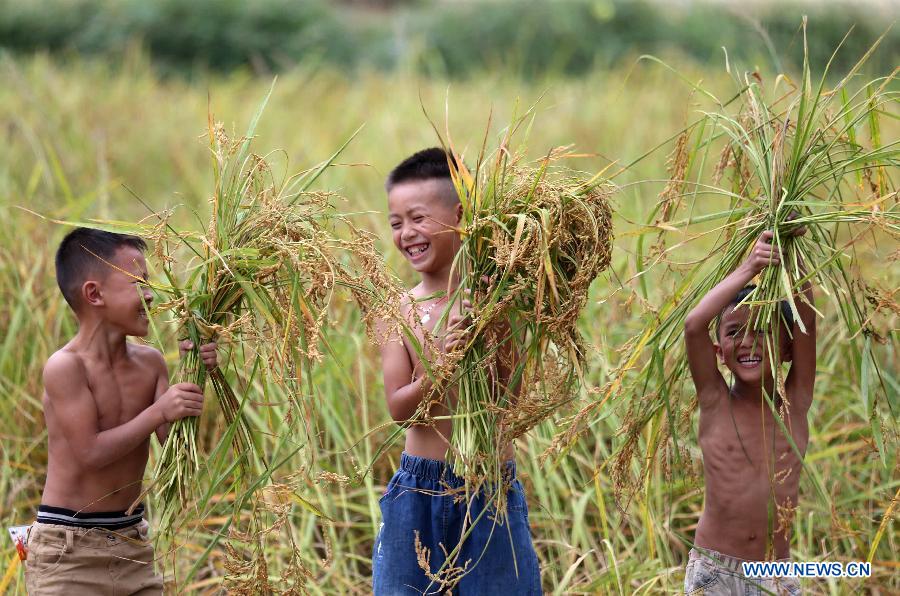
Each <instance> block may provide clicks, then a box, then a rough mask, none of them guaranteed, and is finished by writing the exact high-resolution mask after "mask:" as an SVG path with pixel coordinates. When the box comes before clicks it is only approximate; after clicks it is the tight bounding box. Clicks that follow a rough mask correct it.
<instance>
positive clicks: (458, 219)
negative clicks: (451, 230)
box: [456, 203, 463, 225]
mask: <svg viewBox="0 0 900 596" xmlns="http://www.w3.org/2000/svg"><path fill="white" fill-rule="evenodd" d="M462 216H463V207H462V203H460V204H459V205H457V206H456V225H459V224H460V222H462Z"/></svg>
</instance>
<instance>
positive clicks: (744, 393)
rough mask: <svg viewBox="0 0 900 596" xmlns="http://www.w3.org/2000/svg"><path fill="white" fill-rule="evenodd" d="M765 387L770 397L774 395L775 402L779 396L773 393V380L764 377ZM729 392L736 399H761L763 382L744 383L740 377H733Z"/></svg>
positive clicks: (756, 400)
mask: <svg viewBox="0 0 900 596" xmlns="http://www.w3.org/2000/svg"><path fill="white" fill-rule="evenodd" d="M735 376H736V375H735ZM765 388H766V394H767V395H769V396H770V397H774V398H775V400H776V403H777V401H778V397H779V396H778V395H776V393H775V380H774V379H766V381H765ZM730 392H731V395H732V397H735V398H738V399H745V400H749V401H753V402H758V401H762V399H763V383H745V382H744V381H741V379H739V378H735V379H734V382H733V383H732V385H731V390H730Z"/></svg>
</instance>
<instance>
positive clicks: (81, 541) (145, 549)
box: [25, 521, 163, 596]
mask: <svg viewBox="0 0 900 596" xmlns="http://www.w3.org/2000/svg"><path fill="white" fill-rule="evenodd" d="M148 529H149V526H148V524H147V522H146V521H141V522H139V523H137V524H135V525H133V526H129V527H127V528H123V529H121V530H103V529H100V528H90V529H87V528H71V527H67V526H58V525H55V524H44V523H39V522H35V523H34V524H33V525H32V526H31V529H30V530H29V532H28V559H27V560H26V561H25V587H26V589H27V590H28V593H29V594H30V595H31V596H35V595H38V596H43V595H44V594H47V595H56V594H65V595H76V596H77V595H81V594H91V595H94V594H96V595H98V596H124V595H127V594H140V595H141V596H149V595H151V594H162V590H163V583H162V577H161V576H159V575H158V574H157V573H156V572H155V571H154V570H153V545H152V544H151V543H150V542H149V541H148V540H147V532H148Z"/></svg>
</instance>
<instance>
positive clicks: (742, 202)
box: [557, 28, 900, 489]
mask: <svg viewBox="0 0 900 596" xmlns="http://www.w3.org/2000/svg"><path fill="white" fill-rule="evenodd" d="M804 34H805V28H804ZM876 46H877V43H876V45H875V46H873V48H872V49H871V50H869V52H868V53H867V54H866V55H865V56H863V58H862V59H861V60H860V61H859V63H857V64H856V66H855V67H854V68H853V69H851V71H850V72H848V73H847V74H846V75H845V76H844V77H843V78H841V79H840V80H839V81H838V82H837V83H836V84H835V85H834V86H833V87H828V80H829V78H830V77H831V75H830V73H829V69H828V67H826V68H825V72H824V73H823V74H822V77H821V78H820V79H819V80H818V81H817V82H816V83H815V84H814V83H813V80H812V77H811V73H810V67H809V62H808V60H806V59H805V60H804V63H803V72H802V79H801V81H800V82H799V85H795V84H793V83H792V82H791V80H790V79H789V78H788V77H787V76H786V75H780V76H779V77H778V78H777V79H776V80H775V88H774V89H773V90H771V91H770V92H767V90H766V89H765V86H764V84H763V80H762V78H761V77H760V76H759V75H758V74H757V73H753V74H751V75H746V76H745V77H744V78H743V80H741V81H739V83H740V84H741V86H742V89H741V91H740V93H739V95H738V99H739V101H738V106H739V108H738V109H737V113H735V112H734V111H730V110H727V109H726V106H720V109H719V110H718V111H713V112H706V113H704V117H703V119H702V121H701V122H699V123H698V125H697V126H696V127H694V128H692V129H690V130H687V131H685V133H684V134H685V135H688V136H692V137H693V139H694V141H693V147H694V150H693V153H692V154H690V155H689V156H688V157H685V159H689V160H690V162H691V165H692V166H693V167H694V168H695V169H696V171H695V176H696V178H697V181H696V182H694V181H690V180H687V178H688V177H689V176H691V173H690V172H689V169H690V168H681V169H680V171H681V172H682V175H683V176H684V178H682V179H680V180H675V181H672V183H670V185H669V186H675V187H681V188H683V189H684V192H683V194H681V195H679V197H678V199H679V200H680V199H682V198H689V199H690V201H688V202H690V215H689V216H688V218H687V219H685V220H682V221H669V222H667V229H671V230H674V231H675V232H677V233H678V234H679V236H680V237H679V240H680V242H679V243H678V244H676V245H675V246H673V247H672V248H671V249H668V250H666V251H664V252H663V254H662V257H661V258H662V259H665V258H666V255H667V253H669V252H670V251H671V250H674V249H676V248H679V247H681V246H683V245H684V244H686V243H687V242H691V241H693V240H697V239H699V238H702V237H708V236H710V235H713V234H717V235H718V239H717V241H716V243H715V246H714V248H713V250H712V251H711V252H710V255H709V257H707V258H705V259H702V260H701V261H699V262H696V263H694V264H692V265H690V266H689V267H688V269H687V272H686V275H685V276H684V277H683V278H682V280H681V281H680V282H679V283H678V284H677V286H676V289H675V291H674V293H673V295H671V296H670V297H669V298H668V299H667V300H666V301H665V302H664V303H662V304H661V305H660V308H659V310H658V311H657V317H656V320H654V321H652V322H651V324H649V325H648V326H647V327H646V328H645V329H644V330H643V331H642V332H641V333H640V334H639V335H638V336H637V337H636V338H634V340H633V342H632V343H631V344H630V345H629V346H628V350H627V351H626V353H625V357H624V360H623V362H622V364H621V365H620V367H619V369H618V371H617V373H616V374H615V375H614V377H613V379H612V380H611V381H610V383H609V384H608V386H607V387H606V388H605V390H604V397H603V398H601V400H599V402H598V404H599V403H603V402H605V401H606V400H607V399H609V398H624V399H625V400H626V403H628V404H629V407H628V411H627V413H626V420H627V421H628V422H627V424H626V426H625V428H623V431H622V432H623V434H624V436H625V441H624V443H623V444H622V446H621V448H620V450H619V451H618V455H617V456H616V460H615V462H614V465H613V469H612V471H613V476H614V478H615V480H616V482H617V485H618V487H619V488H620V489H625V488H626V487H629V488H634V489H638V488H639V487H638V486H634V485H633V483H634V482H635V481H637V482H642V481H643V480H642V479H644V478H646V477H648V475H647V473H646V472H647V470H648V468H649V466H652V465H654V462H655V457H654V455H655V454H656V452H657V451H658V450H662V449H661V447H664V446H665V445H666V443H667V442H668V440H669V438H671V439H672V440H673V441H674V442H675V447H676V449H675V451H674V452H675V454H676V455H675V457H676V459H677V458H678V449H677V437H678V436H679V435H680V433H681V431H682V428H680V427H683V426H685V424H686V423H689V420H690V418H689V414H690V410H691V408H692V406H693V404H694V403H695V402H694V400H692V399H688V397H689V396H690V395H692V394H691V392H690V390H687V391H685V387H686V385H687V384H686V383H685V380H686V377H687V367H686V361H685V358H684V352H683V342H682V331H683V324H684V319H685V317H686V315H687V313H688V312H689V311H690V310H691V309H692V308H693V307H694V305H696V303H697V302H698V301H699V300H700V298H702V297H703V296H704V295H705V294H706V293H708V292H709V291H710V290H711V289H712V287H713V286H715V285H716V284H717V283H718V282H719V281H720V280H721V279H722V278H723V277H724V276H725V275H727V274H728V273H730V272H731V271H733V270H734V269H735V268H736V267H737V265H738V264H739V263H740V262H741V261H742V260H743V259H744V258H745V255H746V254H747V253H748V251H749V250H750V249H751V247H752V246H753V245H754V243H755V242H756V241H757V239H758V238H759V237H760V235H761V233H762V232H763V231H764V230H771V231H773V233H774V238H773V245H774V247H775V248H776V249H777V250H779V251H780V253H781V255H782V257H781V264H780V265H778V266H770V267H768V268H766V269H765V270H764V271H763V273H762V274H761V275H760V276H759V279H758V282H757V285H756V289H755V290H753V291H752V293H751V294H750V295H749V296H748V297H747V299H746V300H745V301H744V303H745V304H747V305H749V306H750V308H751V317H752V318H751V321H752V322H751V324H752V325H754V326H755V327H754V328H758V329H759V328H766V329H768V328H773V327H775V326H777V325H778V324H779V323H780V321H781V320H782V319H783V315H782V314H781V309H780V308H779V302H780V301H786V302H787V303H788V304H789V305H790V310H791V311H793V315H794V316H793V318H794V320H795V321H797V322H798V329H799V332H800V333H804V332H805V329H804V327H803V323H802V320H801V319H800V317H799V316H798V315H797V306H796V305H797V301H798V300H802V299H805V297H804V296H803V294H802V292H801V288H802V287H803V285H804V284H805V283H807V282H811V283H812V284H813V285H814V286H816V287H817V288H818V289H819V291H820V292H821V293H823V294H826V295H829V296H832V297H834V298H835V299H836V302H837V304H838V305H839V307H840V311H841V317H842V319H843V322H844V324H845V326H846V328H847V330H848V335H849V336H850V337H860V336H862V337H866V338H869V337H871V336H873V335H874V331H873V329H872V328H871V322H870V314H871V308H870V307H869V304H868V297H867V296H866V294H865V293H864V292H860V289H861V288H866V287H867V286H866V284H865V281H864V280H863V279H862V278H861V270H860V268H859V266H858V263H857V259H856V255H855V251H856V243H857V241H859V239H860V238H861V237H864V236H872V237H875V238H881V239H893V240H896V239H897V237H898V234H900V209H898V201H897V191H896V186H895V185H894V182H893V181H892V180H891V177H890V174H891V173H892V172H896V171H898V170H897V169H896V166H897V165H898V164H900V140H896V139H895V140H891V141H889V142H883V141H882V139H881V135H880V124H879V121H880V118H882V117H889V118H897V117H898V115H900V113H898V106H900V104H898V100H900V93H898V91H897V90H896V84H895V76H896V75H897V73H898V70H895V71H894V72H893V73H891V74H890V75H888V76H884V77H879V78H875V79H873V80H870V81H867V82H863V83H859V82H858V79H859V74H860V71H861V68H862V66H863V64H864V63H865V61H866V59H867V58H868V57H869V56H870V55H871V53H872V52H873V51H874V49H875V47H876ZM804 49H805V35H804ZM829 64H830V63H829ZM782 83H783V84H784V85H785V86H786V87H787V88H786V89H779V87H781V84H782ZM770 93H771V95H770ZM723 142H724V148H723V150H722V157H721V158H720V160H719V165H718V166H717V167H716V168H715V171H713V172H711V173H710V172H708V171H706V170H704V169H703V164H704V162H705V161H706V159H705V158H706V152H708V151H709V149H710V147H713V146H715V145H716V144H718V143H723ZM676 169H677V168H676ZM705 176H711V177H712V180H711V181H710V182H709V183H705V182H702V181H701V180H702V178H703V177H705ZM723 179H725V180H728V181H730V187H723V186H719V185H720V183H721V180H723ZM710 197H711V198H713V199H715V198H716V197H719V198H723V197H724V198H725V199H727V201H728V203H729V205H728V207H727V209H725V210H723V211H717V212H714V213H709V212H708V211H706V210H704V209H703V206H702V204H701V201H700V199H701V198H703V199H709V198H710ZM656 215H657V213H656V212H654V213H653V214H651V218H653V217H656ZM711 222H712V223H713V227H712V228H710V227H709V224H710V223H711ZM716 222H720V223H716ZM658 227H659V226H658V225H657V226H656V228H657V229H658ZM704 227H705V229H704ZM799 227H803V228H805V229H806V231H807V233H806V234H804V235H796V234H795V233H794V232H795V231H796V230H797V229H798V228H799ZM654 232H655V230H654ZM811 306H813V308H814V309H815V306H814V305H811ZM778 338H779V334H777V333H775V334H769V335H768V336H767V339H766V341H767V344H768V345H767V346H766V349H767V353H768V354H769V357H770V358H771V359H773V361H772V362H770V368H771V370H772V371H773V372H774V373H775V375H776V384H775V387H776V388H778V389H780V391H781V393H782V394H783V381H784V379H783V374H784V371H783V370H782V368H781V367H780V366H778V365H777V363H776V362H774V359H775V358H777V354H778V353H779V352H778V349H777V345H775V344H776V342H777V341H778ZM863 358H864V359H869V360H870V361H871V364H872V365H873V366H877V362H876V361H875V359H874V358H873V357H872V354H871V351H870V344H869V339H866V348H865V350H864V351H863ZM862 366H863V367H864V368H865V367H866V366H868V363H863V364H862ZM775 397H776V396H774V395H768V396H766V401H767V403H768V406H769V407H770V408H772V410H773V411H775V404H776V401H777V400H776V399H775ZM867 399H868V398H867ZM875 401H876V400H874V399H869V400H868V402H867V412H868V413H869V415H870V419H871V421H872V424H871V428H872V433H873V437H874V439H875V442H876V444H877V445H878V446H879V449H880V450H881V452H882V455H884V446H883V444H882V439H881V437H882V433H881V424H880V421H877V420H876V419H875ZM595 407H596V404H595V405H594V406H592V407H589V408H587V409H585V411H583V412H582V413H580V415H579V417H577V418H576V420H575V423H574V424H573V425H572V427H571V428H570V429H569V430H568V431H567V434H566V435H565V436H564V437H560V440H559V442H558V444H557V446H564V445H566V444H568V443H570V442H571V441H572V440H573V439H574V437H575V436H576V435H577V433H578V431H579V430H581V429H582V428H584V422H585V420H586V419H587V415H588V413H589V412H590V411H591V410H592V409H593V408H595ZM782 407H783V408H787V407H789V403H788V402H787V401H785V402H784V403H783V404H782ZM661 413H665V414H666V419H667V422H665V421H663V420H661V419H660V420H656V418H657V417H658V416H659V415H660V414H661ZM782 414H784V412H782ZM776 418H778V417H776ZM779 420H780V419H779ZM780 424H782V430H783V431H784V430H785V428H784V426H783V422H780ZM648 426H649V427H650V428H651V432H650V434H649V435H644V432H645V431H646V430H647V429H648ZM786 435H787V436H788V437H790V433H787V432H786ZM642 436H643V437H644V438H646V436H651V437H652V444H651V445H649V446H648V447H647V448H648V449H649V450H650V453H649V455H647V456H646V457H642V462H641V467H642V468H643V469H642V470H641V471H640V472H639V473H637V474H636V475H635V474H633V472H634V470H633V469H632V468H631V463H632V462H633V456H634V454H635V453H636V452H638V451H639V449H638V443H639V441H640V440H641V439H642Z"/></svg>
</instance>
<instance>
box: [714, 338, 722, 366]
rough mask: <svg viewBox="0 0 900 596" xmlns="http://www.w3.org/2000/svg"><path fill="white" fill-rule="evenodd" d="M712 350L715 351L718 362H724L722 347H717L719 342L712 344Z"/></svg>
mask: <svg viewBox="0 0 900 596" xmlns="http://www.w3.org/2000/svg"><path fill="white" fill-rule="evenodd" d="M713 348H715V349H716V357H717V358H718V359H719V362H725V357H724V356H723V355H722V346H720V345H719V342H717V341H714V342H713Z"/></svg>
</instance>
